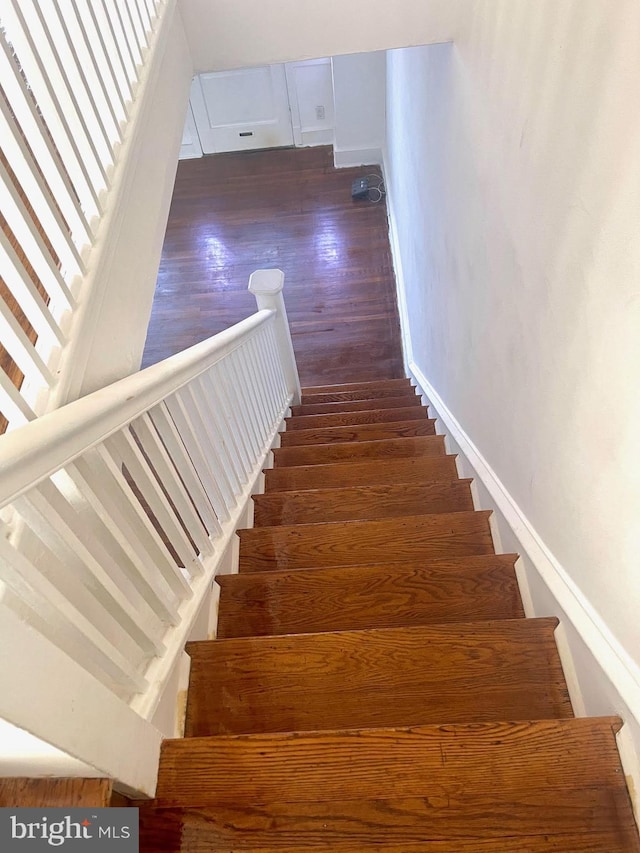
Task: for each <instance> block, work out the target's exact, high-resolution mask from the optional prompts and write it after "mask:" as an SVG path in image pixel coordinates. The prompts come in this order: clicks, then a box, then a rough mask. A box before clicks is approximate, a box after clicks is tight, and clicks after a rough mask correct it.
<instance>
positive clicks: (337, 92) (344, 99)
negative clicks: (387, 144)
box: [332, 50, 387, 166]
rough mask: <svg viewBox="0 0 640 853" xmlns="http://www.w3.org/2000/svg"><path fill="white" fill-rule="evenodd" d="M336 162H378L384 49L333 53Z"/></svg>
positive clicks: (382, 134)
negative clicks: (343, 53)
mask: <svg viewBox="0 0 640 853" xmlns="http://www.w3.org/2000/svg"><path fill="white" fill-rule="evenodd" d="M332 66H333V96H334V103H335V138H334V158H335V164H336V166H359V165H361V164H369V163H380V162H381V156H382V148H383V145H384V139H385V92H386V68H387V62H386V52H385V51H383V50H379V51H373V52H371V53H355V54H350V55H347V56H334V57H333V60H332Z"/></svg>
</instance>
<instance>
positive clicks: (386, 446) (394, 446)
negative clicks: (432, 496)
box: [273, 435, 446, 468]
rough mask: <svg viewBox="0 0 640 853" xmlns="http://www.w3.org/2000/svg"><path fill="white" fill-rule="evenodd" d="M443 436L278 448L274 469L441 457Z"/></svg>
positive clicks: (419, 436)
mask: <svg viewBox="0 0 640 853" xmlns="http://www.w3.org/2000/svg"><path fill="white" fill-rule="evenodd" d="M445 453H446V450H445V446H444V436H443V435H417V436H410V437H402V438H385V439H379V440H376V441H343V442H340V443H335V444H312V445H303V446H302V447H278V448H276V449H275V450H274V451H273V460H274V461H273V465H274V467H275V468H285V467H293V466H300V465H329V464H332V463H342V462H355V461H356V460H359V459H407V458H413V457H416V456H444V455H445Z"/></svg>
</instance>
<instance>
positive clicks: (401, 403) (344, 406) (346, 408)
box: [291, 394, 422, 417]
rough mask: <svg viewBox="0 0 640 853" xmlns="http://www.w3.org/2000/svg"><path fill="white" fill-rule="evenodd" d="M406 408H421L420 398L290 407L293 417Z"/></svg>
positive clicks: (390, 398) (307, 404) (408, 395)
mask: <svg viewBox="0 0 640 853" xmlns="http://www.w3.org/2000/svg"><path fill="white" fill-rule="evenodd" d="M407 406H415V407H416V408H418V407H421V406H422V401H421V400H420V397H418V396H417V395H415V394H407V395H403V396H402V397H376V398H375V399H371V400H352V401H349V402H341V403H302V404H301V405H299V406H291V414H292V415H293V417H298V416H299V415H334V414H336V412H367V411H372V410H373V409H396V408H406V407H407Z"/></svg>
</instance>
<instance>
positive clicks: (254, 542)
mask: <svg viewBox="0 0 640 853" xmlns="http://www.w3.org/2000/svg"><path fill="white" fill-rule="evenodd" d="M490 515H491V513H490V512H489V511H481V512H451V513H440V514H437V515H412V516H401V517H397V518H380V519H366V520H362V521H360V520H359V521H332V522H326V523H321V524H297V525H291V526H287V527H253V528H249V529H246V530H239V531H238V535H239V536H240V562H239V570H240V571H241V572H246V571H254V572H255V571H269V570H270V569H295V568H312V567H320V566H341V565H350V564H358V563H375V562H382V561H384V560H400V559H402V558H403V557H408V558H411V559H417V558H423V559H430V558H432V559H436V558H438V557H446V556H456V557H464V556H470V555H473V554H492V553H493V552H494V549H493V541H492V538H491V530H490V528H489V517H490Z"/></svg>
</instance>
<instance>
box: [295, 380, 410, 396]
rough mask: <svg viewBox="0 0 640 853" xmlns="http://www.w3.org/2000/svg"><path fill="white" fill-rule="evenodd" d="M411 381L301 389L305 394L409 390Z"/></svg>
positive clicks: (354, 383) (377, 381)
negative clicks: (377, 389) (388, 389)
mask: <svg viewBox="0 0 640 853" xmlns="http://www.w3.org/2000/svg"><path fill="white" fill-rule="evenodd" d="M411 387H412V386H411V380H410V379H407V378H406V377H402V378H401V379H373V380H369V381H368V382H341V383H340V384H337V385H306V386H305V387H304V388H303V389H302V396H303V397H304V395H305V394H323V393H330V392H331V391H360V390H369V389H374V390H375V389H376V388H411Z"/></svg>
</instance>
